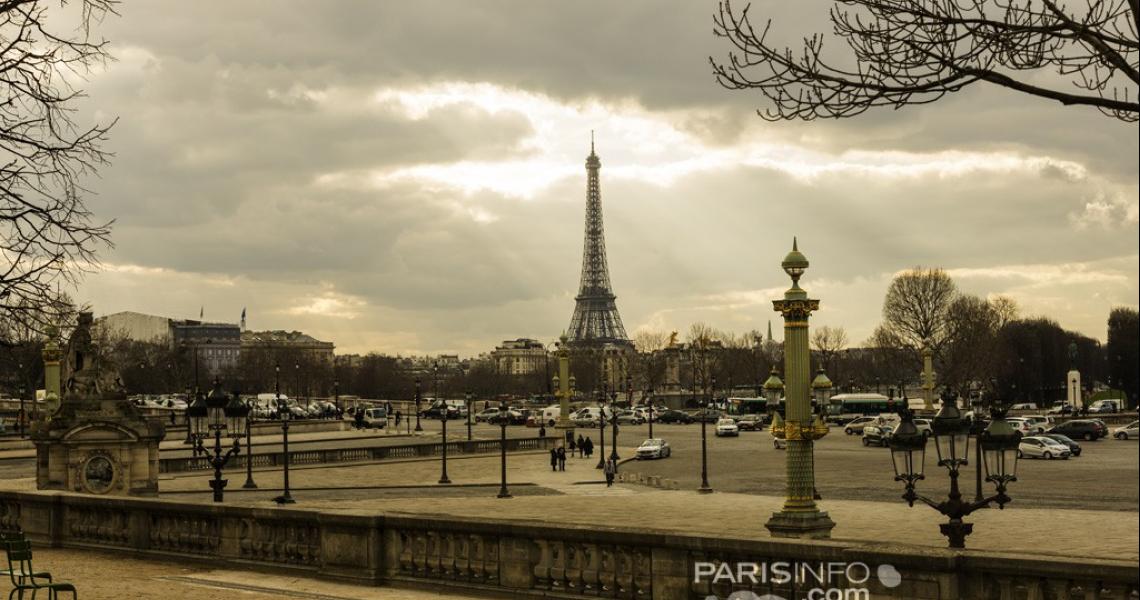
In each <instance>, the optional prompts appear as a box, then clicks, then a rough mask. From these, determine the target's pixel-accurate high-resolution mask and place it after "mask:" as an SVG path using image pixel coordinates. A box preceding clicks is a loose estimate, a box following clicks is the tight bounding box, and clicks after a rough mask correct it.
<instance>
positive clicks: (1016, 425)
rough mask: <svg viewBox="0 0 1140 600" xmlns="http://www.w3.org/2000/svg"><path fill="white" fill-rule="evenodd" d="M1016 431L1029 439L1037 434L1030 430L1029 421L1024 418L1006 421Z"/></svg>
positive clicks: (1012, 418) (1010, 418)
mask: <svg viewBox="0 0 1140 600" xmlns="http://www.w3.org/2000/svg"><path fill="white" fill-rule="evenodd" d="M1005 422H1006V423H1009V426H1010V427H1012V428H1013V430H1014V431H1017V432H1020V433H1021V436H1022V437H1028V436H1030V435H1033V434H1034V433H1037V432H1036V431H1033V430H1031V429H1030V428H1029V419H1026V418H1023V417H1009V418H1007V419H1006V420H1005Z"/></svg>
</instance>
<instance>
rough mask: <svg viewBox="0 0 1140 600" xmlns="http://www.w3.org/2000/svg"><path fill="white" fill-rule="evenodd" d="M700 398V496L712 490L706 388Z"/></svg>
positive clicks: (713, 383)
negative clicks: (707, 432) (706, 431)
mask: <svg viewBox="0 0 1140 600" xmlns="http://www.w3.org/2000/svg"><path fill="white" fill-rule="evenodd" d="M712 388H713V389H716V375H713V376H712ZM702 392H703V393H702V394H701V396H702V397H703V402H702V404H703V405H704V406H702V407H701V412H700V413H698V414H700V416H701V487H699V488H697V491H698V492H700V493H702V494H711V493H712V491H713V489H712V487H710V486H709V461H708V437H707V435H706V433H705V429H706V425H707V423H706V421H708V418H709V415H708V413H709V398H710V396H711V394H710V393H709V390H708V388H706V389H704V390H702Z"/></svg>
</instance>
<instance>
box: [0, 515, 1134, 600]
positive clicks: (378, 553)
mask: <svg viewBox="0 0 1140 600" xmlns="http://www.w3.org/2000/svg"><path fill="white" fill-rule="evenodd" d="M504 507H506V508H509V507H508V506H507V505H506V504H504ZM15 526H19V527H22V528H23V530H24V531H25V533H26V534H27V535H28V537H29V539H31V540H32V541H33V542H34V543H36V544H45V545H51V546H62V547H69V548H90V549H99V550H114V551H121V552H128V553H132V554H135V555H141V556H144V557H147V558H157V559H162V558H168V559H170V560H177V561H187V560H191V561H197V562H199V563H202V564H208V565H218V566H224V567H226V568H230V569H235V568H247V569H251V570H274V571H282V572H291V573H295V574H297V575H306V576H317V577H325V578H329V579H336V580H340V581H351V582H354V583H363V584H373V585H391V586H403V587H420V588H432V589H437V590H447V589H449V588H450V589H453V590H455V591H457V592H466V593H471V592H479V593H485V594H490V595H496V596H500V597H505V598H519V597H550V598H580V597H583V596H600V597H605V598H646V599H649V598H653V599H658V600H674V599H678V600H679V599H684V598H700V599H704V598H707V597H709V596H716V597H719V598H726V597H728V595H729V594H731V593H732V592H733V591H735V590H742V589H749V590H752V591H753V592H755V593H756V594H758V595H763V594H768V593H771V594H776V595H779V596H781V597H785V598H793V597H795V598H801V597H804V593H805V589H804V587H800V588H799V589H791V587H790V586H789V585H787V584H778V583H775V582H774V580H773V579H769V580H768V582H767V583H761V582H756V583H751V582H745V583H737V584H733V583H731V582H729V581H726V580H724V579H722V580H721V581H719V582H717V583H712V582H711V579H712V578H711V577H706V578H704V580H702V581H695V580H694V573H695V569H696V566H697V564H698V563H702V564H709V563H711V564H717V565H719V564H727V565H734V564H738V563H767V564H769V565H771V564H773V563H776V562H785V563H793V564H797V563H798V564H807V565H821V564H828V563H834V564H840V565H845V564H849V563H862V564H866V565H867V566H868V567H869V568H870V571H871V572H870V573H869V575H870V577H869V580H868V581H867V582H866V583H863V582H860V581H856V580H858V579H862V576H863V575H865V574H867V573H866V572H865V571H864V570H858V569H857V570H855V571H853V572H849V573H850V574H851V580H850V581H847V580H843V581H835V580H833V581H832V584H831V585H832V586H833V587H835V588H837V589H838V588H843V587H845V586H846V587H849V588H850V589H859V588H865V589H867V590H868V592H869V596H864V597H869V598H875V599H882V598H897V599H904V598H905V599H908V600H926V599H930V600H934V599H940V600H1019V599H1022V598H1026V599H1029V598H1033V599H1036V598H1051V599H1053V598H1055V599H1058V600H1070V599H1071V600H1076V599H1078V598H1079V599H1082V600H1092V599H1100V600H1108V599H1124V598H1131V597H1134V596H1133V595H1134V594H1136V590H1137V580H1138V578H1140V568H1138V566H1137V564H1136V563H1128V562H1122V561H1102V560H1095V559H1089V558H1086V557H1082V558H1081V559H1080V560H1061V559H1051V558H1044V557H1029V556H1017V555H1009V554H998V553H989V552H973V551H970V552H951V551H949V550H943V549H936V548H927V547H922V548H918V547H886V546H860V545H854V544H850V543H843V542H836V541H798V540H744V539H732V538H730V537H725V536H719V537H715V538H709V537H699V536H693V535H685V534H677V533H665V532H646V531H635V530H629V529H620V528H615V527H604V526H601V527H584V526H573V525H562V524H552V523H551V524H546V523H528V522H510V521H503V520H498V519H492V518H487V519H470V518H454V517H445V516H429V515H425V516H406V515H384V514H377V515H349V514H336V513H320V512H316V511H310V510H298V509H289V508H276V507H266V508H251V507H239V506H226V505H203V504H187V503H180V502H171V501H166V500H150V499H138V498H110V497H98V496H82V495H77V494H70V493H62V492H0V527H3V528H12V527H15ZM880 565H890V566H891V567H893V570H892V571H889V572H888V574H893V573H897V575H898V577H893V576H891V577H887V578H886V581H887V582H888V583H890V584H896V585H884V583H883V580H882V579H880V578H879V577H877V576H876V575H875V573H877V572H881V571H879V570H878V567H879V566H880ZM60 575H64V573H60ZM809 587H814V586H809ZM822 597H832V596H822ZM847 597H855V596H847Z"/></svg>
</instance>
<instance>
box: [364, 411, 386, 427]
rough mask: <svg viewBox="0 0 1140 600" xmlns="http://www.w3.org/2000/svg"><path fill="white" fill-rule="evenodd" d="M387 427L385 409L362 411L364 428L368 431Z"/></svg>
mask: <svg viewBox="0 0 1140 600" xmlns="http://www.w3.org/2000/svg"><path fill="white" fill-rule="evenodd" d="M387 425H388V410H387V409H385V408H366V409H364V426H365V427H367V428H369V429H383V428H385V427H387Z"/></svg>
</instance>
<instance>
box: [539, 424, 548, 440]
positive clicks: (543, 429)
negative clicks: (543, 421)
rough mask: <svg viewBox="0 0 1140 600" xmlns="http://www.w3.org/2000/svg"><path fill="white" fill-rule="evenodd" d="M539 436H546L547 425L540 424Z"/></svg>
mask: <svg viewBox="0 0 1140 600" xmlns="http://www.w3.org/2000/svg"><path fill="white" fill-rule="evenodd" d="M538 437H542V438H544V437H546V425H539V426H538Z"/></svg>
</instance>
